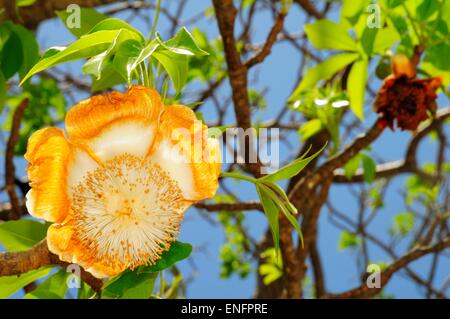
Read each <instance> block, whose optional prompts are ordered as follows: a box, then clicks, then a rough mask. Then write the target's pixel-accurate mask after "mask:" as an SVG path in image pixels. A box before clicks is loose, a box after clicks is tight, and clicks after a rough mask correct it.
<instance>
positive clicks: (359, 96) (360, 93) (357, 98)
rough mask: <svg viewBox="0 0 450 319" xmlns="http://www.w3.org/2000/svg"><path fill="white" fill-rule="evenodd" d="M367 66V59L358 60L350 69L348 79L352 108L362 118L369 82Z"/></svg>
mask: <svg viewBox="0 0 450 319" xmlns="http://www.w3.org/2000/svg"><path fill="white" fill-rule="evenodd" d="M367 67H368V61H367V60H365V59H361V60H358V61H356V62H355V63H354V65H353V67H352V68H351V70H350V73H349V75H348V80H347V87H348V88H347V92H348V97H349V100H350V109H351V110H352V111H353V113H355V114H356V116H358V117H359V118H360V119H362V118H364V113H363V106H364V93H365V90H366V82H367Z"/></svg>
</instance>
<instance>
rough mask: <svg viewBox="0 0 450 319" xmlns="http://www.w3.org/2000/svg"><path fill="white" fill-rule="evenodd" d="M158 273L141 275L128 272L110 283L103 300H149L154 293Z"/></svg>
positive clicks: (104, 290) (106, 286)
mask: <svg viewBox="0 0 450 319" xmlns="http://www.w3.org/2000/svg"><path fill="white" fill-rule="evenodd" d="M157 276H158V273H157V272H150V273H139V272H138V270H134V271H131V270H126V271H124V272H123V273H122V274H121V275H119V276H118V277H116V278H114V279H112V280H111V281H110V282H108V283H107V284H106V285H105V287H104V288H103V290H102V298H103V299H148V298H150V296H151V295H152V293H153V289H154V287H155V280H156V277H157Z"/></svg>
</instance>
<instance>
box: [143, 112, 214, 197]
mask: <svg viewBox="0 0 450 319" xmlns="http://www.w3.org/2000/svg"><path fill="white" fill-rule="evenodd" d="M149 156H150V158H151V160H152V161H153V162H155V163H158V164H159V165H160V166H161V168H162V169H164V170H166V171H167V172H168V173H169V174H170V176H171V177H172V178H173V179H174V180H176V181H177V182H178V185H179V187H180V189H181V190H182V193H183V196H184V198H185V199H187V200H201V199H205V198H209V197H212V196H214V194H215V192H216V191H217V188H218V176H219V174H220V167H221V154H220V149H219V144H218V142H217V141H216V140H214V139H211V138H208V131H207V127H206V125H203V124H202V123H201V121H199V120H197V118H196V116H195V113H194V112H193V111H192V110H191V109H190V108H188V107H186V106H183V105H173V106H167V107H166V108H165V109H164V112H163V114H162V116H161V124H160V129H159V131H158V135H157V137H156V140H155V143H154V144H153V147H152V149H151V151H150V153H149Z"/></svg>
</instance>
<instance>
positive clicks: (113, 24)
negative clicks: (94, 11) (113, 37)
mask: <svg viewBox="0 0 450 319" xmlns="http://www.w3.org/2000/svg"><path fill="white" fill-rule="evenodd" d="M106 30H128V31H130V32H131V33H132V34H134V35H136V36H137V37H135V39H137V40H140V41H141V42H145V38H144V36H143V35H142V33H141V32H140V31H139V30H138V29H136V28H134V27H132V26H131V25H129V24H128V23H126V22H125V21H123V20H120V19H116V18H108V19H105V20H102V21H100V22H99V23H97V24H96V25H95V26H94V27H93V28H92V29H91V30H90V31H89V33H88V34H93V33H95V32H98V31H106Z"/></svg>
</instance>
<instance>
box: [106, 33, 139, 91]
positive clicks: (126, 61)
mask: <svg viewBox="0 0 450 319" xmlns="http://www.w3.org/2000/svg"><path fill="white" fill-rule="evenodd" d="M141 50H142V44H141V43H140V42H139V41H136V40H126V41H124V42H122V43H120V44H119V45H118V47H117V51H116V54H115V55H114V59H113V61H112V66H113V67H114V69H115V70H116V71H117V73H118V74H120V75H121V76H122V78H123V79H124V80H125V81H127V82H128V83H131V82H132V79H133V73H134V70H135V69H136V67H137V65H136V63H135V62H136V60H137V59H138V56H139V54H140V53H141Z"/></svg>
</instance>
